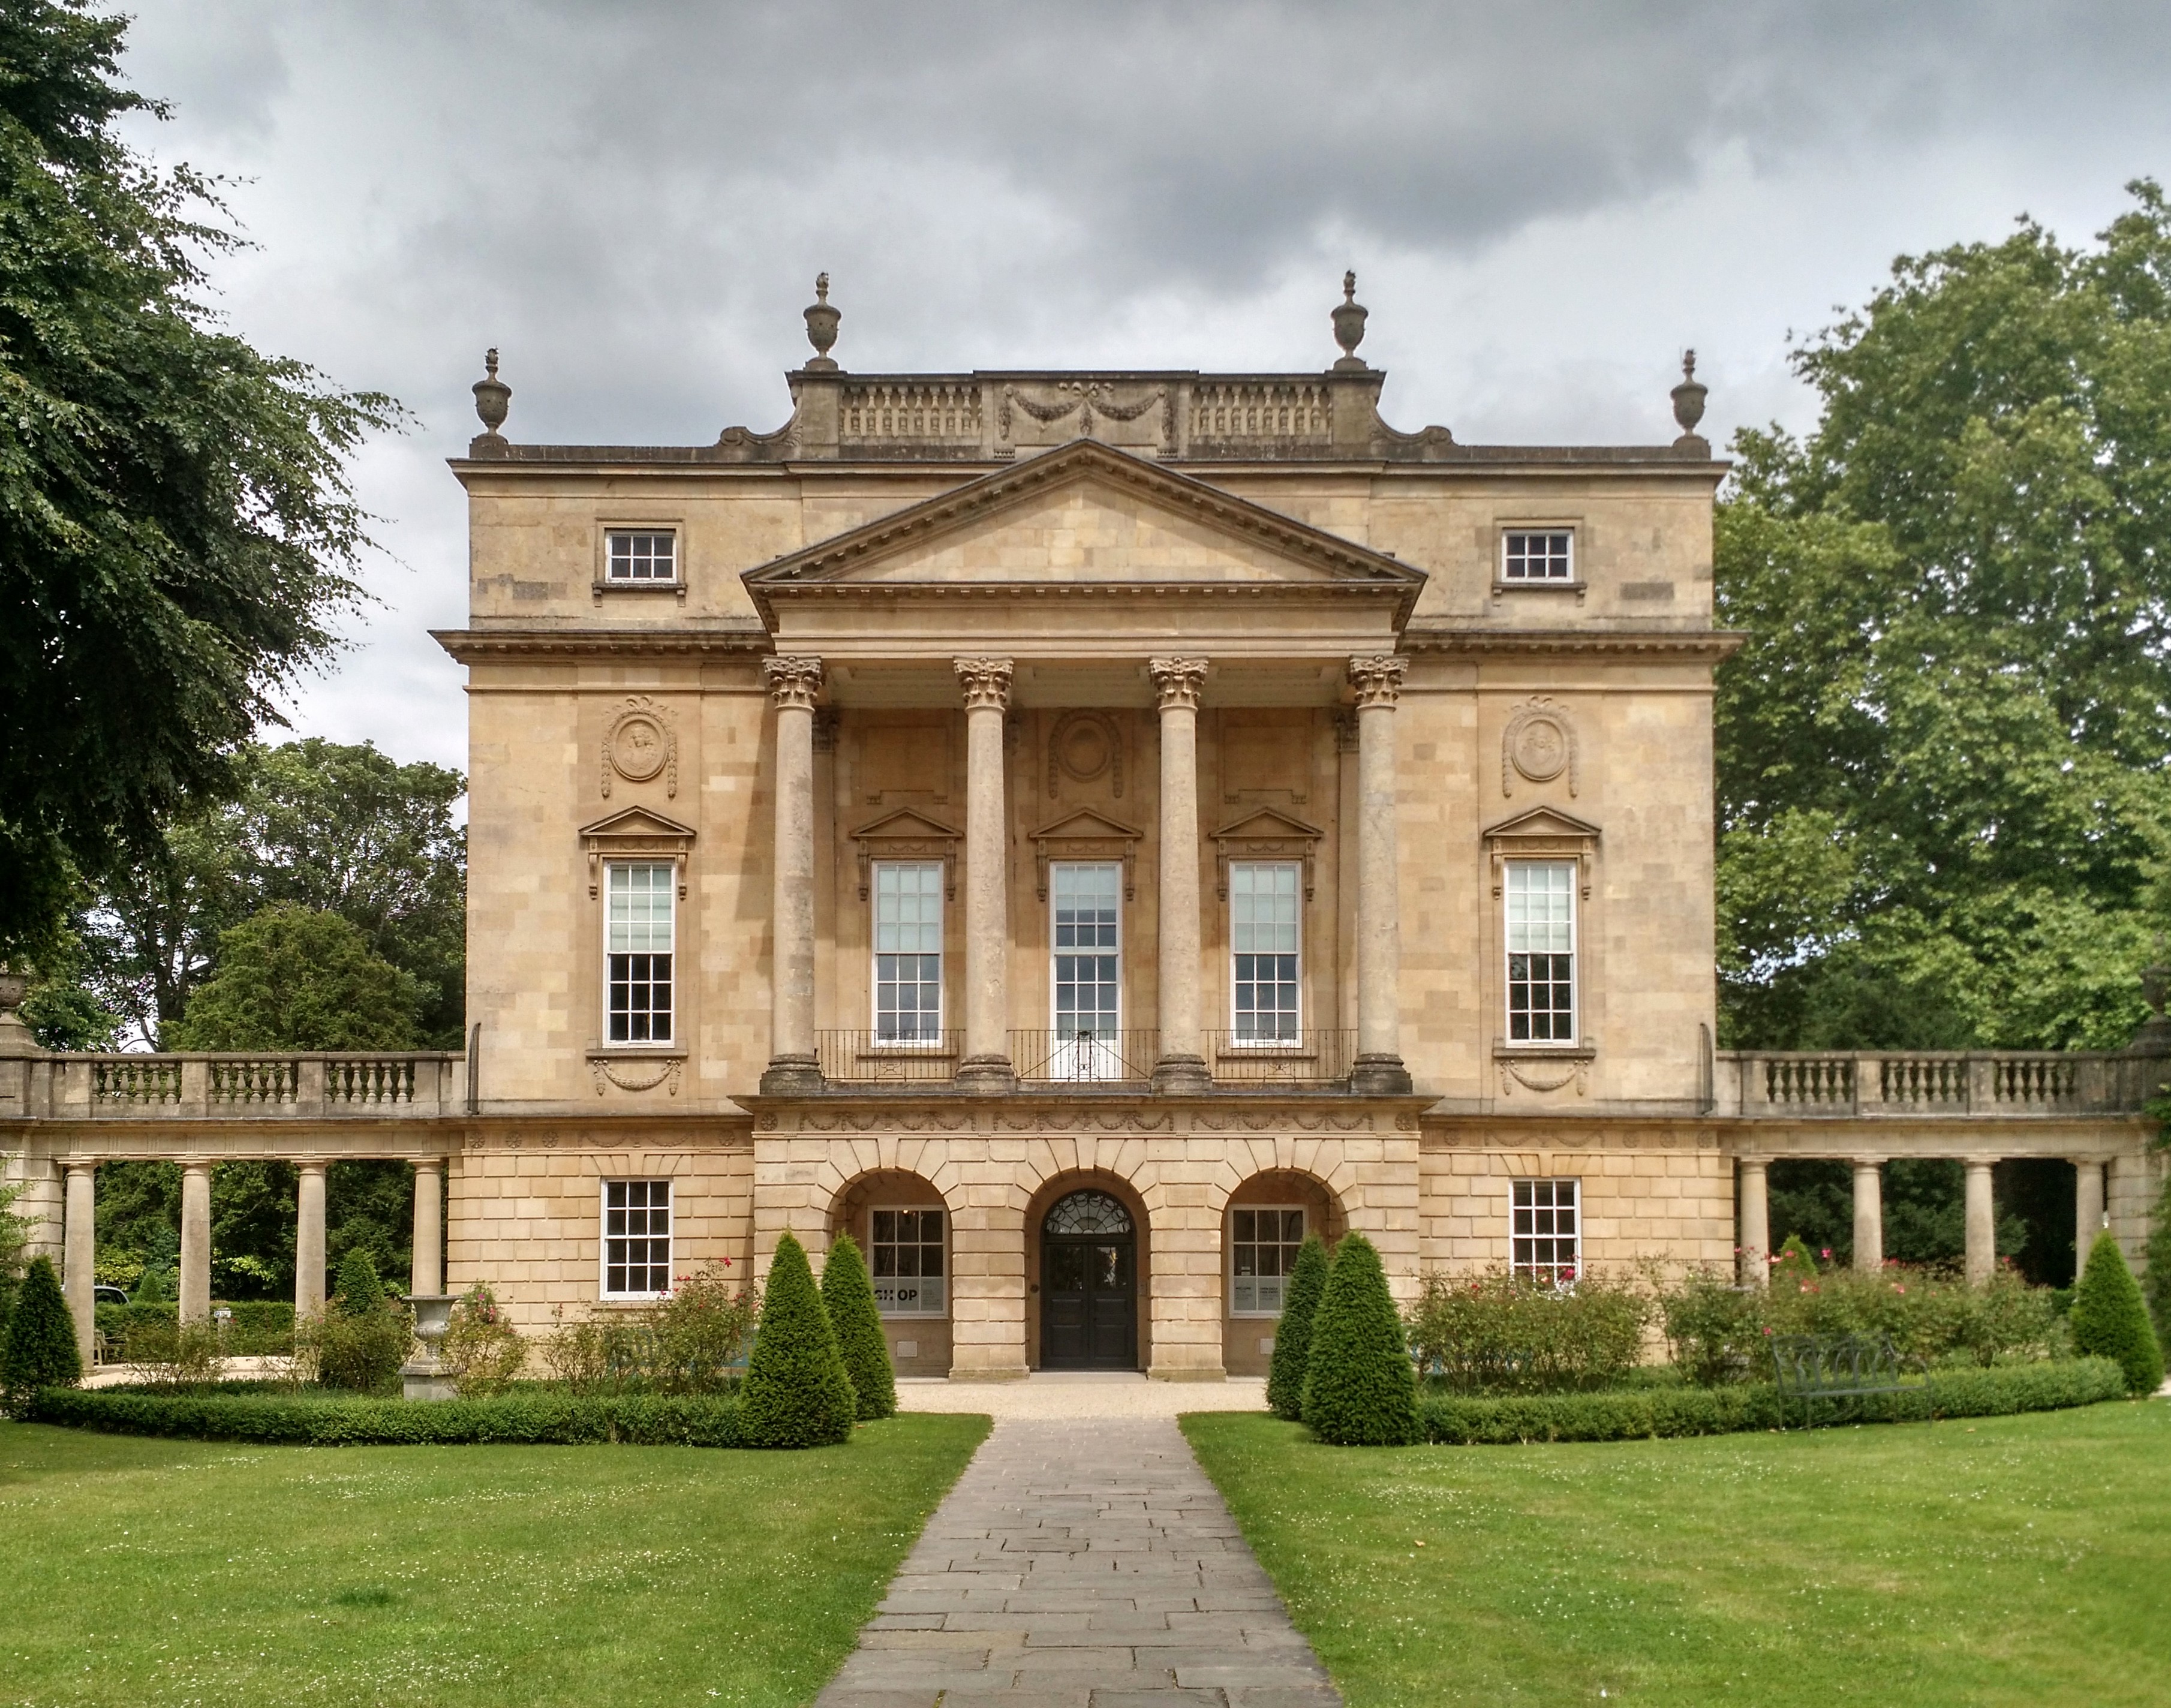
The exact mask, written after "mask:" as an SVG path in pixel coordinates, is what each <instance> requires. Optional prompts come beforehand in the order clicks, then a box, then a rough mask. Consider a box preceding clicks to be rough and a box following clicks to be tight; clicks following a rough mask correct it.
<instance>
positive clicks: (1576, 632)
mask: <svg viewBox="0 0 2171 1708" xmlns="http://www.w3.org/2000/svg"><path fill="white" fill-rule="evenodd" d="M1748 640H1749V636H1748V635H1747V634H1743V633H1742V632H1740V631H1739V630H1738V629H1686V630H1683V629H1479V628H1470V629H1450V628H1445V627H1439V626H1435V625H1434V624H1410V625H1409V626H1408V627H1407V628H1405V629H1403V630H1402V650H1403V651H1406V652H1409V653H1413V654H1418V655H1422V656H1425V657H1429V658H1448V659H1456V658H1530V657H1545V656H1553V655H1558V654H1566V653H1573V654H1577V655H1580V656H1593V655H1595V656H1601V657H1620V658H1662V659H1681V660H1693V661H1701V662H1705V663H1710V664H1718V663H1719V662H1721V661H1723V660H1725V659H1728V658H1731V657H1732V656H1734V654H1735V653H1736V652H1739V651H1740V650H1741V648H1742V647H1743V646H1744V645H1746V644H1747V643H1748Z"/></svg>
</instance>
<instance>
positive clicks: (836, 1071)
mask: <svg viewBox="0 0 2171 1708" xmlns="http://www.w3.org/2000/svg"><path fill="white" fill-rule="evenodd" d="M964 1051H965V1035H964V1033H963V1032H962V1031H947V1032H945V1031H936V1032H930V1033H928V1034H927V1035H926V1036H922V1037H909V1036H899V1035H898V1034H897V1033H895V1032H882V1031H828V1032H817V1033H816V1034H815V1035H814V1052H815V1058H816V1060H817V1063H819V1064H820V1066H821V1068H822V1077H823V1079H827V1080H828V1081H829V1082H830V1083H831V1084H838V1085H923V1084H947V1083H948V1082H949V1081H950V1080H951V1079H954V1078H956V1077H957V1061H958V1057H961V1056H962V1055H963V1054H964Z"/></svg>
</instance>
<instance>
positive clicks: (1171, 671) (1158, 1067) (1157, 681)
mask: <svg viewBox="0 0 2171 1708" xmlns="http://www.w3.org/2000/svg"><path fill="white" fill-rule="evenodd" d="M1147 668H1148V669H1149V670H1150V672H1152V675H1153V681H1154V687H1155V689H1156V690H1157V691H1158V693H1159V696H1160V701H1161V849H1160V870H1161V917H1160V934H1161V935H1160V955H1159V966H1158V971H1159V975H1160V985H1161V1015H1160V1019H1161V1055H1160V1059H1159V1060H1157V1061H1156V1062H1155V1063H1154V1086H1155V1090H1161V1091H1203V1090H1208V1089H1209V1086H1210V1085H1211V1084H1212V1079H1211V1077H1210V1076H1209V1073H1208V1070H1207V1067H1206V1057H1205V1056H1204V1054H1203V1052H1201V1050H1200V1047H1199V1044H1200V1039H1199V1031H1198V941H1199V925H1198V694H1199V690H1200V689H1201V688H1203V686H1204V685H1205V682H1206V661H1205V660H1204V659H1203V658H1155V659H1151V660H1150V661H1148V664H1147ZM1216 1327H1217V1331H1218V1327H1219V1325H1218V1321H1217V1325H1216ZM1216 1357H1217V1360H1218V1357H1219V1355H1218V1353H1217V1355H1216Z"/></svg>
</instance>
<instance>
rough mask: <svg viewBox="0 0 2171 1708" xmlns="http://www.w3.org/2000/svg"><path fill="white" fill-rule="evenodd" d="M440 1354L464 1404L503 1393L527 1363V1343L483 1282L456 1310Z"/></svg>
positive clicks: (467, 1293)
mask: <svg viewBox="0 0 2171 1708" xmlns="http://www.w3.org/2000/svg"><path fill="white" fill-rule="evenodd" d="M438 1352H439V1353H440V1355H441V1356H442V1359H443V1361H444V1366H445V1373H446V1374H448V1375H449V1376H450V1377H451V1378H452V1379H453V1388H454V1389H456V1390H457V1391H458V1394H459V1396H460V1398H462V1399H463V1400H476V1399H481V1398H483V1397H485V1395H491V1394H500V1393H502V1392H503V1391H504V1390H505V1388H506V1385H507V1384H508V1383H510V1382H511V1381H512V1379H514V1378H515V1377H516V1376H517V1375H519V1373H520V1368H521V1366H522V1365H523V1364H525V1363H527V1362H528V1342H527V1341H523V1339H521V1337H520V1333H519V1331H517V1329H515V1328H514V1327H513V1326H512V1320H510V1319H509V1318H508V1317H507V1315H506V1314H505V1308H504V1307H503V1306H502V1305H501V1304H498V1302H497V1295H496V1293H493V1292H491V1291H490V1288H489V1287H488V1286H486V1285H485V1284H484V1283H483V1282H476V1283H475V1284H474V1286H473V1287H471V1288H469V1289H468V1290H467V1291H466V1293H463V1294H462V1295H461V1296H460V1301H459V1303H458V1304H456V1305H454V1306H453V1313H452V1318H451V1320H450V1322H449V1324H448V1325H447V1327H446V1330H445V1338H444V1341H443V1342H442V1345H441V1346H440V1347H439V1348H438Z"/></svg>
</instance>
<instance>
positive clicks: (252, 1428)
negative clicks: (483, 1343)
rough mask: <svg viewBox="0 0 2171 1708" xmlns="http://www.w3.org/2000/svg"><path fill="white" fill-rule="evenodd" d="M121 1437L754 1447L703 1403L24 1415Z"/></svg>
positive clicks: (45, 1394) (95, 1407)
mask: <svg viewBox="0 0 2171 1708" xmlns="http://www.w3.org/2000/svg"><path fill="white" fill-rule="evenodd" d="M23 1418H24V1422H35V1423H56V1424H62V1425H64V1426H66V1427H69V1428H72V1429H96V1430H103V1431H105V1432H108V1433H110V1434H115V1435H164V1436H178V1437H181V1438H185V1439H189V1440H196V1441H249V1442H258V1443H287V1444H291V1445H295V1446H307V1447H410V1446H441V1447H453V1446H464V1445H468V1444H470V1443H480V1442H490V1443H500V1444H528V1445H560V1446H572V1445H581V1444H587V1443H600V1442H619V1443H628V1444H630V1445H634V1446H641V1447H663V1446H670V1447H742V1446H744V1445H745V1443H744V1441H743V1440H742V1438H741V1435H740V1431H739V1408H738V1401H737V1400H725V1399H719V1398H716V1396H714V1395H698V1394H618V1395H575V1394H505V1395H495V1396H493V1397H491V1398H490V1399H487V1400H390V1399H377V1398H373V1397H371V1396H368V1395H346V1394H310V1393H306V1392H304V1393H294V1392H285V1393H277V1392H275V1393H265V1392H261V1391H259V1392H255V1393H247V1392H244V1393H222V1392H219V1391H217V1390H216V1389H180V1390H175V1389H147V1388H141V1387H127V1388H99V1389H88V1388H46V1389H40V1391H39V1393H38V1395H37V1397H36V1398H35V1400H32V1401H31V1403H30V1405H29V1408H28V1409H27V1410H26V1411H24V1413H23Z"/></svg>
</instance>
